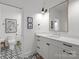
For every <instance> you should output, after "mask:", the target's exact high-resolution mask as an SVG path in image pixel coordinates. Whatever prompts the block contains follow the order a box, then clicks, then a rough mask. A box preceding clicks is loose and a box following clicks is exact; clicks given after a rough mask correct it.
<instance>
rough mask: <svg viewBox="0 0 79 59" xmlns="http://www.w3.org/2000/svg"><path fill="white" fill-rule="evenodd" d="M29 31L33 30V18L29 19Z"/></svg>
mask: <svg viewBox="0 0 79 59" xmlns="http://www.w3.org/2000/svg"><path fill="white" fill-rule="evenodd" d="M27 29H33V17H27Z"/></svg>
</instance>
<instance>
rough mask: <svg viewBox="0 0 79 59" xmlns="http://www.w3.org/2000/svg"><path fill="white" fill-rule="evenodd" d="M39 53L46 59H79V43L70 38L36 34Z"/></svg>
mask: <svg viewBox="0 0 79 59" xmlns="http://www.w3.org/2000/svg"><path fill="white" fill-rule="evenodd" d="M35 39H36V41H37V46H36V49H37V52H38V53H39V54H40V55H42V56H43V58H44V59H79V41H78V40H77V39H72V38H70V37H58V36H53V35H52V36H50V35H46V34H36V35H35Z"/></svg>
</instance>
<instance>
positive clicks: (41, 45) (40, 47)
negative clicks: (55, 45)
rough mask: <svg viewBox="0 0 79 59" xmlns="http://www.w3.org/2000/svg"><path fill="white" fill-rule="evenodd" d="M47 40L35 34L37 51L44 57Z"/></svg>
mask: <svg viewBox="0 0 79 59" xmlns="http://www.w3.org/2000/svg"><path fill="white" fill-rule="evenodd" d="M49 41H50V40H48V39H47V38H43V37H40V36H37V52H38V53H39V54H40V55H41V56H43V58H44V59H49V58H48V51H49V50H48V49H49V45H50V44H49Z"/></svg>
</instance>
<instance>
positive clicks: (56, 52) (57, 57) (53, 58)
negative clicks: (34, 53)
mask: <svg viewBox="0 0 79 59" xmlns="http://www.w3.org/2000/svg"><path fill="white" fill-rule="evenodd" d="M49 59H61V52H60V48H59V47H57V46H55V45H52V44H51V45H50V48H49Z"/></svg>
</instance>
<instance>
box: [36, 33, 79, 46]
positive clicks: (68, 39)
mask: <svg viewBox="0 0 79 59" xmlns="http://www.w3.org/2000/svg"><path fill="white" fill-rule="evenodd" d="M36 35H37V36H42V37H45V38H49V39H53V40H57V41H62V42H67V43H71V44H74V45H79V39H76V38H72V37H64V36H59V35H51V34H41V33H40V34H36Z"/></svg>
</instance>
